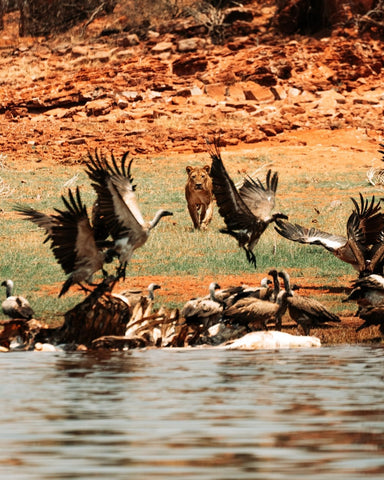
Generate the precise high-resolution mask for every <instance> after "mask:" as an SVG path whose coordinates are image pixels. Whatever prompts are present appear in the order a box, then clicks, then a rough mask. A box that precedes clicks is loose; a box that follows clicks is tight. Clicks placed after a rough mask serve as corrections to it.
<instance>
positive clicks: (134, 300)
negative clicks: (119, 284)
mask: <svg viewBox="0 0 384 480" xmlns="http://www.w3.org/2000/svg"><path fill="white" fill-rule="evenodd" d="M159 288H161V286H160V285H158V284H157V283H154V282H152V283H150V284H149V285H148V287H147V289H146V290H147V293H145V290H141V289H129V290H125V291H123V292H121V293H114V294H113V296H115V297H118V298H120V299H121V300H123V301H124V302H125V303H126V304H127V305H128V306H129V310H130V313H131V314H132V311H133V309H134V308H135V306H136V305H137V304H138V303H140V302H141V301H142V300H143V298H145V299H146V300H147V301H148V302H153V301H154V299H155V294H154V292H155V290H158V289H159Z"/></svg>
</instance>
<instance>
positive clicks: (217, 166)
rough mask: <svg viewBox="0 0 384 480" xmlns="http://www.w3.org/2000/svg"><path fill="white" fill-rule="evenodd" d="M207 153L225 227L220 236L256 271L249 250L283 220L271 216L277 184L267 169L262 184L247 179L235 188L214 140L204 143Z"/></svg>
mask: <svg viewBox="0 0 384 480" xmlns="http://www.w3.org/2000/svg"><path fill="white" fill-rule="evenodd" d="M208 152H209V154H210V156H211V159H212V165H211V172H210V175H211V177H212V188H213V193H214V196H215V198H216V203H217V206H218V209H219V213H220V215H221V216H222V217H223V219H224V222H225V224H226V228H222V229H220V232H221V233H224V234H228V235H231V236H232V237H234V238H235V239H236V240H237V242H238V245H239V247H240V248H243V249H244V251H245V254H246V258H247V261H248V262H249V263H250V264H252V265H253V266H254V267H255V268H256V257H255V254H254V253H253V249H254V248H255V246H256V245H257V243H258V241H259V239H260V237H261V235H262V234H263V232H264V231H265V230H266V228H267V227H268V225H269V224H270V223H272V222H275V221H276V220H277V219H279V218H285V219H287V218H288V217H287V215H285V214H283V213H272V210H273V208H274V206H275V196H276V189H277V183H278V174H277V172H275V173H273V174H272V171H271V170H268V172H267V175H266V182H265V183H266V185H263V183H262V182H261V181H260V180H259V179H256V180H254V179H253V178H251V177H250V176H247V177H245V178H244V181H243V184H242V186H241V187H240V188H239V189H237V188H236V186H235V184H234V182H233V181H232V179H231V178H230V176H229V175H228V173H227V171H226V169H225V167H224V164H223V161H222V158H221V154H220V150H219V142H218V139H215V140H214V142H213V145H212V144H210V143H208Z"/></svg>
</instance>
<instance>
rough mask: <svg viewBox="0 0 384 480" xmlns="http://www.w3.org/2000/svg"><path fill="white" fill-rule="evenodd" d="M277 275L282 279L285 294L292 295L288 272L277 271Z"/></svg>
mask: <svg viewBox="0 0 384 480" xmlns="http://www.w3.org/2000/svg"><path fill="white" fill-rule="evenodd" d="M279 276H280V277H282V279H283V281H284V288H285V291H286V292H287V296H288V297H292V296H293V290H292V288H291V283H290V281H289V275H288V273H287V272H285V271H282V272H280V273H279Z"/></svg>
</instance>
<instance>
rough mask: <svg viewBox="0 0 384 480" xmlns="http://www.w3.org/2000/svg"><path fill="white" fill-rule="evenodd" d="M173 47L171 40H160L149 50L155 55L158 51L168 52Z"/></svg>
mask: <svg viewBox="0 0 384 480" xmlns="http://www.w3.org/2000/svg"><path fill="white" fill-rule="evenodd" d="M173 48H174V45H173V43H172V42H160V43H157V44H156V45H155V46H154V47H152V49H151V52H152V53H154V54H155V55H158V54H160V53H164V52H170V51H172V50H173Z"/></svg>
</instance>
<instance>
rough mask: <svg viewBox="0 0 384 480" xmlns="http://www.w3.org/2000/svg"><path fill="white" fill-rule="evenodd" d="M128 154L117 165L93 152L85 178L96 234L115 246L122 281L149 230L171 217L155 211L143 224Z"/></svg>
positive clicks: (166, 211)
mask: <svg viewBox="0 0 384 480" xmlns="http://www.w3.org/2000/svg"><path fill="white" fill-rule="evenodd" d="M128 155H129V152H126V153H124V155H123V156H122V158H121V162H120V165H118V163H117V161H116V159H115V157H114V155H113V153H112V154H111V161H108V160H107V158H106V157H105V156H104V155H101V154H100V155H99V154H98V153H97V151H95V155H94V156H92V155H91V153H89V152H88V158H89V161H88V162H87V166H86V174H87V175H88V177H89V178H90V180H91V182H92V186H93V187H94V189H95V191H96V194H97V200H96V203H95V205H94V210H93V214H94V221H93V223H94V225H95V230H97V231H98V232H100V235H102V232H103V231H104V232H105V238H107V237H108V236H109V235H110V236H111V237H112V239H113V242H114V252H115V254H116V256H117V257H118V258H119V262H120V268H119V272H118V276H122V277H124V278H125V271H126V267H127V264H128V262H129V261H130V259H131V257H132V254H133V252H134V251H135V250H136V249H137V248H139V247H142V246H143V245H144V244H145V242H146V241H147V240H148V237H149V235H150V232H151V230H152V229H153V228H154V227H156V225H157V224H158V223H159V221H160V219H161V218H162V217H164V216H168V215H173V213H172V212H170V211H168V210H163V209H161V210H158V211H157V212H156V214H155V216H154V218H153V220H151V221H150V222H146V221H144V218H143V216H142V214H141V211H140V208H139V205H138V202H137V199H136V195H135V188H136V186H135V185H133V178H132V176H131V166H132V161H133V159H131V160H130V161H129V162H128V164H127V158H128Z"/></svg>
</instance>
